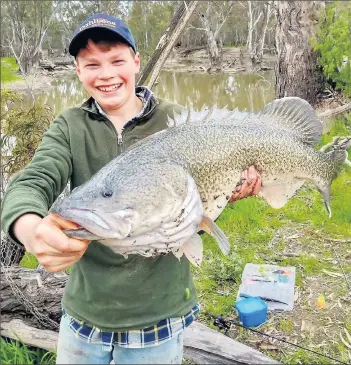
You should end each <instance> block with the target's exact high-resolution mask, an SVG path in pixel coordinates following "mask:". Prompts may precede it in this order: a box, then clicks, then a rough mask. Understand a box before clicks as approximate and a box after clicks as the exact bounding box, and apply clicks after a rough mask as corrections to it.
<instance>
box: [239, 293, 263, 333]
mask: <svg viewBox="0 0 351 365" xmlns="http://www.w3.org/2000/svg"><path fill="white" fill-rule="evenodd" d="M235 308H236V310H237V311H238V313H239V318H240V322H241V323H242V324H243V326H244V327H246V328H247V327H257V326H259V325H261V324H262V323H264V322H266V320H267V304H266V302H265V301H264V300H262V299H261V298H260V297H249V298H245V299H241V300H239V301H238V302H236V303H235Z"/></svg>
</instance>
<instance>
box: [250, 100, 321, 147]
mask: <svg viewBox="0 0 351 365" xmlns="http://www.w3.org/2000/svg"><path fill="white" fill-rule="evenodd" d="M248 119H250V116H248ZM254 123H260V124H274V125H276V126H277V127H281V128H284V129H290V130H292V131H294V132H295V134H296V136H297V137H298V138H300V139H301V140H302V141H303V142H305V143H308V144H310V145H312V146H315V145H316V144H317V143H318V142H319V141H320V139H321V136H322V131H323V126H322V123H321V122H320V120H319V119H318V118H317V115H316V112H315V111H314V109H313V108H312V107H311V105H310V104H309V103H308V102H307V101H306V100H303V99H301V98H298V97H285V98H282V99H276V100H274V101H272V102H271V103H269V104H267V105H266V107H265V108H264V109H263V110H262V111H261V112H260V113H258V114H256V117H255V120H254Z"/></svg>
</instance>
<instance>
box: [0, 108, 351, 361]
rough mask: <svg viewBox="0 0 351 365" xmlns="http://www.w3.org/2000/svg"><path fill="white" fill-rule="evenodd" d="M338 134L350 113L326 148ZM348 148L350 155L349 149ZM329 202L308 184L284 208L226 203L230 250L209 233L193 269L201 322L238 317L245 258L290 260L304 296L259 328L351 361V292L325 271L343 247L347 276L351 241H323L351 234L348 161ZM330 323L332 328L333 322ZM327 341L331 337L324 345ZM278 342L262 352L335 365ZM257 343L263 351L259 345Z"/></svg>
mask: <svg viewBox="0 0 351 365" xmlns="http://www.w3.org/2000/svg"><path fill="white" fill-rule="evenodd" d="M335 135H341V136H346V135H351V116H350V115H346V116H344V117H342V118H338V119H337V120H336V123H335V125H334V126H333V128H332V129H331V131H330V132H329V133H328V134H326V135H324V136H323V138H322V142H321V145H323V144H326V143H328V142H329V141H331V140H332V137H333V136H335ZM348 152H349V159H350V158H351V149H350V150H349V151H348ZM331 207H332V213H333V215H332V218H328V215H327V212H326V209H325V207H324V204H323V201H322V198H321V196H320V194H319V192H318V191H316V189H315V188H314V187H313V186H312V185H307V186H305V187H303V189H301V191H300V192H299V193H298V194H297V195H296V196H295V197H294V198H292V199H291V200H290V201H289V202H288V204H287V205H286V206H285V207H284V208H282V209H279V210H275V209H272V208H270V207H269V206H268V205H267V204H266V203H265V202H264V201H263V200H262V199H258V198H249V199H245V200H241V201H238V202H236V203H235V204H232V205H229V206H228V207H227V208H226V209H225V211H224V212H223V214H222V215H221V216H220V218H219V219H218V220H217V223H218V225H219V226H220V227H221V228H222V230H223V231H224V232H225V234H226V235H227V237H228V238H229V240H230V242H231V253H230V254H229V255H228V256H223V255H222V254H221V253H220V250H219V249H218V247H217V245H216V242H215V241H214V239H213V238H212V237H210V236H209V235H207V234H204V235H202V238H203V242H204V247H205V250H204V261H203V263H202V265H201V267H200V268H199V269H195V268H194V269H193V273H194V278H195V282H196V286H197V289H198V294H199V299H200V302H201V304H202V312H201V315H200V321H201V322H203V323H205V324H206V325H208V326H209V327H211V328H215V327H213V324H212V322H213V321H212V320H210V319H209V318H208V317H206V316H205V314H204V313H205V312H206V311H209V312H212V313H214V314H224V315H230V316H233V315H234V316H235V315H236V312H235V311H234V309H233V304H234V303H235V301H236V294H237V290H238V287H239V284H240V281H241V273H242V270H243V268H244V266H245V264H246V263H249V262H251V263H276V264H279V265H281V266H285V265H286V266H288V265H292V266H295V267H296V291H297V290H298V291H299V292H300V296H301V298H300V299H299V301H298V302H296V303H295V306H294V311H293V312H290V313H287V314H282V315H280V316H277V317H275V316H274V315H271V316H270V319H269V322H268V323H267V324H264V325H263V326H261V328H260V329H261V330H262V331H268V330H270V331H273V333H274V334H275V335H278V336H279V335H280V336H282V337H283V338H284V336H289V338H290V340H291V341H296V342H297V343H298V344H300V345H303V346H306V347H309V348H312V349H313V350H315V351H320V352H322V353H324V354H328V355H330V356H332V357H334V358H336V359H340V360H341V361H344V362H346V363H348V362H350V360H351V359H350V358H349V357H348V356H349V354H348V351H349V350H348V349H347V347H346V346H345V345H344V344H343V343H342V342H341V341H340V338H339V333H340V332H341V331H342V329H343V327H344V326H345V327H346V328H350V329H351V326H350V323H351V310H350V306H349V305H348V304H347V302H346V304H345V303H344V302H343V301H342V298H343V297H344V296H345V295H346V294H347V292H348V290H347V287H346V283H345V282H344V281H343V279H342V278H341V279H335V278H332V277H329V276H328V275H327V274H325V270H327V271H329V272H340V267H339V266H338V264H337V263H336V261H335V257H334V255H333V250H332V248H335V249H337V250H338V252H339V257H340V258H341V260H342V261H343V268H344V270H345V271H346V273H351V256H350V252H349V246H348V245H347V244H342V243H337V244H335V245H334V244H333V245H331V244H330V242H328V241H327V239H326V238H328V237H331V238H340V239H346V238H347V239H350V237H351V168H349V167H347V166H345V169H344V170H343V171H342V173H341V174H340V175H339V176H338V178H337V179H336V180H335V181H334V182H333V184H332V189H331ZM286 232H287V233H286ZM294 235H295V236H298V238H297V239H293V240H291V239H290V238H289V237H291V236H294ZM323 237H324V238H323ZM286 251H292V252H296V253H297V257H284V256H281V255H280V254H281V253H283V252H286ZM21 264H22V265H23V266H26V267H29V268H35V267H36V266H37V261H36V259H35V257H34V256H32V255H29V254H26V255H25V257H24V258H23V260H22V262H21ZM336 280H339V281H336ZM320 293H324V294H325V296H326V304H327V307H326V309H325V310H323V311H318V310H316V307H315V300H316V297H317V296H318V295H319V294H320ZM339 303H340V304H339ZM340 305H341V306H342V309H341V308H340ZM330 320H331V321H332V322H333V325H330ZM303 321H306V322H308V323H312V324H313V325H314V326H315V329H314V330H310V332H306V330H305V331H302V330H300V328H301V325H302V322H303ZM310 327H311V325H310V326H309V328H310ZM311 328H312V327H311ZM323 329H327V332H326V333H325V332H323ZM311 331H312V332H311ZM232 337H234V338H236V339H237V340H238V341H240V342H242V343H246V344H247V345H248V346H251V347H253V346H254V343H255V340H257V343H258V344H260V343H261V342H262V341H263V339H262V337H259V336H258V335H257V337H254V335H252V334H250V333H249V332H248V331H246V330H244V329H237V332H236V334H235V335H233V336H232ZM285 338H286V337H285ZM323 341H326V342H325V344H323V346H321V343H322V342H323ZM276 345H277V347H279V350H278V351H271V350H261V351H262V352H265V353H266V354H267V355H268V356H271V357H274V358H276V359H277V360H279V361H281V362H282V363H285V364H301V363H314V364H317V363H318V364H327V363H328V364H329V363H331V362H330V360H327V359H325V358H323V357H319V356H317V355H314V354H311V353H310V352H308V351H305V350H299V349H296V348H293V347H285V346H284V348H282V347H281V345H280V344H279V343H276ZM11 346H14V345H11ZM16 346H17V347H16ZM16 346H15V347H14V348H13V349H12V350H8V349H6V350H2V352H1V357H3V356H4V359H5V360H6V359H11V357H10V356H16V359H18V360H16V361H22V360H23V361H24V359H25V358H23V357H22V358H21V356H24V355H19V354H17V351H20V350H22V348H21V347H19V346H18V345H16ZM2 347H5V346H2ZM6 347H7V346H6ZM257 348H258V350H260V348H259V345H257ZM11 351H12V352H11ZM25 351H27V350H25ZM3 352H4V355H3ZM11 353H12V354H13V355H11ZM20 359H22V360H20ZM25 360H26V359H25ZM12 361H13V360H12ZM1 363H4V364H5V363H18V364H19V363H22V364H25V363H30V362H28V361H24V362H4V361H2V362H1ZM185 363H186V362H185Z"/></svg>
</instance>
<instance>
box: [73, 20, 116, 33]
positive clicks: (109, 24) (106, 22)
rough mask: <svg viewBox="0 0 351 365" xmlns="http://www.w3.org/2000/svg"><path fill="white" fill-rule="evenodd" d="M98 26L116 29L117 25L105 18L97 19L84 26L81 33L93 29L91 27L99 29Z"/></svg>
mask: <svg viewBox="0 0 351 365" xmlns="http://www.w3.org/2000/svg"><path fill="white" fill-rule="evenodd" d="M97 26H104V27H106V26H107V27H111V28H115V27H116V23H115V22H112V21H110V20H107V19H105V18H97V19H93V20H89V21H88V22H87V23H86V24H84V25H82V26H81V27H80V28H79V31H80V32H81V31H82V30H84V29H87V28H91V27H97Z"/></svg>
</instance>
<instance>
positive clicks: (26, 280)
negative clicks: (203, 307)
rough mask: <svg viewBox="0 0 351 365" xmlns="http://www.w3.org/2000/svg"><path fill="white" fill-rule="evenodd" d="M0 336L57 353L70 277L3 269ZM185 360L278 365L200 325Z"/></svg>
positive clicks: (187, 337) (188, 335) (187, 340)
mask: <svg viewBox="0 0 351 365" xmlns="http://www.w3.org/2000/svg"><path fill="white" fill-rule="evenodd" d="M1 275H2V282H1V284H2V285H1V325H0V328H1V336H5V337H8V338H12V339H16V340H20V341H22V342H23V343H25V344H27V345H31V346H35V347H39V348H43V349H45V350H48V351H51V350H56V344H57V339H58V324H59V320H60V317H61V308H60V303H61V297H62V294H63V290H64V286H65V283H66V281H67V278H68V275H67V274H66V273H46V272H45V271H42V272H38V271H37V270H30V269H26V268H22V267H19V266H11V267H4V266H1ZM184 357H185V358H186V359H189V360H192V361H193V362H195V363H196V364H214V363H215V364H278V362H276V361H275V360H273V359H271V358H269V357H267V356H265V355H264V354H262V353H261V352H259V351H257V350H254V349H252V348H251V347H249V346H246V345H243V344H241V343H239V342H237V341H235V340H234V339H232V338H230V337H227V336H225V335H223V334H221V333H220V332H217V331H214V330H212V329H210V328H208V327H206V326H204V325H203V324H201V323H198V322H194V323H193V324H192V325H191V326H190V327H189V328H188V329H187V330H186V331H185V333H184Z"/></svg>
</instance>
